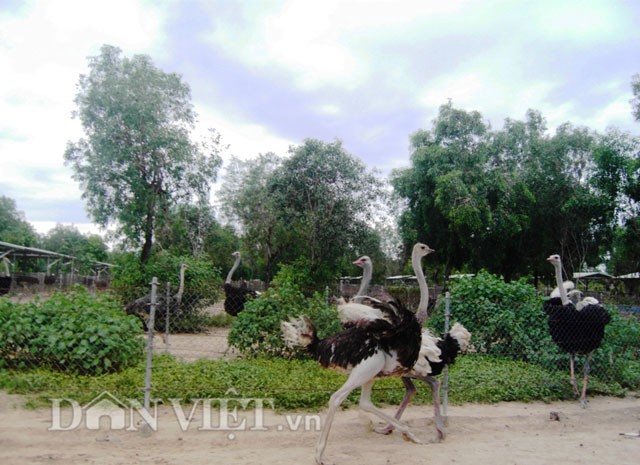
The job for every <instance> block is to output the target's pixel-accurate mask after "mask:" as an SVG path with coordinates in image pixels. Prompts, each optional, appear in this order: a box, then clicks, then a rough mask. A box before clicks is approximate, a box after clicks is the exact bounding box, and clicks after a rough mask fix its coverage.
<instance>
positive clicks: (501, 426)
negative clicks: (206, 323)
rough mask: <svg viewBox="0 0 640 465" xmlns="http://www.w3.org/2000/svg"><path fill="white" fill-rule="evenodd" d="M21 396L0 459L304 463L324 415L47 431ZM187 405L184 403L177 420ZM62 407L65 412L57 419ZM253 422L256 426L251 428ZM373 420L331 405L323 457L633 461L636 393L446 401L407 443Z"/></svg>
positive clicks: (17, 462)
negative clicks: (439, 419) (443, 429)
mask: <svg viewBox="0 0 640 465" xmlns="http://www.w3.org/2000/svg"><path fill="white" fill-rule="evenodd" d="M22 402H23V399H22V398H20V397H18V396H9V395H6V394H3V393H0V463H2V464H6V465H22V464H42V463H46V464H57V463H59V464H70V465H75V464H155V465H166V464H176V465H177V464H190V465H196V464H226V465H234V464H238V465H240V464H242V465H250V464H278V465H284V464H296V465H297V464H310V465H311V464H313V463H314V448H315V443H316V440H317V438H318V435H319V432H318V431H316V430H315V429H314V427H313V426H315V423H314V422H315V421H316V420H318V419H320V421H322V420H323V419H324V414H325V412H324V411H323V412H319V414H307V416H306V417H305V416H304V412H294V413H291V412H289V413H282V414H279V413H275V412H274V411H272V410H270V409H265V410H264V411H263V414H264V418H262V419H257V417H256V416H255V415H256V410H255V409H252V408H249V409H247V410H239V411H238V416H236V417H231V416H227V420H228V423H229V428H231V427H236V426H238V425H241V424H242V422H243V421H246V425H245V429H244V430H237V431H232V430H231V429H229V428H226V429H224V430H216V428H218V427H219V422H218V421H219V410H218V409H217V408H214V409H213V410H212V413H211V414H210V415H206V414H204V412H205V410H204V409H203V408H202V406H201V405H199V406H197V407H196V408H194V410H193V413H194V415H193V417H192V420H191V423H190V424H189V426H188V427H187V424H186V423H183V425H184V429H185V430H183V427H181V424H180V421H179V420H178V416H177V414H176V410H174V409H173V408H172V407H170V406H161V407H159V410H158V416H157V418H158V423H157V430H156V431H154V432H150V433H147V434H145V433H143V432H142V430H141V429H140V428H139V427H136V428H135V429H136V431H126V430H125V429H114V428H113V426H112V424H111V423H110V422H109V421H105V420H108V419H106V418H103V419H102V420H103V421H102V422H101V423H100V429H98V428H97V427H96V428H93V427H91V426H90V425H88V424H87V423H86V421H85V422H84V423H83V424H82V425H81V426H80V427H78V428H76V429H74V430H72V431H48V428H50V427H51V426H52V425H53V423H52V422H53V418H52V410H51V409H39V410H26V409H23V408H22V407H21V403H22ZM190 408H191V407H190V406H185V407H184V411H183V413H184V415H185V416H184V417H183V418H182V420H183V421H185V419H186V418H188V417H189V413H190ZM70 411H71V410H70V409H67V410H65V411H63V416H62V417H63V420H64V419H65V418H66V417H65V416H64V415H65V414H67V415H68V414H69V413H70ZM385 411H387V412H389V413H391V412H392V411H393V409H392V408H387V409H385ZM550 412H559V418H560V419H559V420H552V419H550ZM229 415H231V412H229ZM313 415H315V416H313ZM405 416H406V420H407V421H408V423H409V424H410V425H411V427H412V428H413V429H414V430H415V431H417V432H418V434H419V436H420V437H423V438H425V439H428V438H430V437H432V436H433V434H432V433H433V423H432V421H431V418H432V410H431V408H429V407H416V406H413V407H410V409H409V410H408V411H407V413H406V414H405ZM204 418H212V424H211V425H207V424H206V422H205V421H203V419H204ZM256 421H257V422H258V424H259V425H260V426H262V427H263V428H264V429H262V430H259V431H251V430H250V429H249V428H250V427H251V425H254V426H255V424H256ZM305 421H306V422H307V428H305V427H303V425H304V424H305ZM298 423H299V427H297V428H296V427H295V426H296V424H298ZM67 424H68V423H67ZM372 424H378V421H377V419H376V418H375V417H371V416H369V415H368V414H365V413H363V412H362V411H361V410H360V409H358V408H351V409H349V410H345V411H340V412H338V413H337V414H336V417H335V422H334V424H333V428H332V431H331V434H330V436H329V442H328V446H327V449H326V456H325V457H326V459H327V461H328V462H329V463H337V464H354V465H359V464H362V465H365V464H366V465H375V464H384V465H387V464H399V463H406V464H426V463H433V464H443V463H444V464H456V465H465V464H473V465H484V464H486V465H489V464H490V465H502V464H504V465H507V464H509V465H513V464H519V465H534V464H535V465H538V464H594V465H596V464H597V465H607V464H611V465H614V464H615V465H627V464H629V465H631V464H634V465H635V464H638V463H640V458H639V457H640V438H638V437H634V436H632V435H631V434H629V435H624V434H623V433H635V434H637V433H639V432H640V399H638V398H636V397H632V396H628V397H627V398H625V399H618V398H594V399H591V403H590V406H589V408H588V409H586V410H583V409H581V408H580V407H579V405H578V404H577V403H576V402H558V403H551V404H544V403H531V404H523V403H516V402H514V403H501V404H495V405H464V406H452V407H450V408H449V427H448V435H447V438H446V439H445V440H444V441H443V442H441V443H438V444H413V443H408V442H405V441H404V440H403V439H402V436H401V435H400V434H397V433H393V434H391V435H388V436H381V435H378V434H376V433H374V432H372V431H371V426H372ZM60 425H62V426H64V425H65V424H64V422H63V421H61V423H60ZM92 428H93V429H92Z"/></svg>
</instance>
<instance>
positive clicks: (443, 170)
mask: <svg viewBox="0 0 640 465" xmlns="http://www.w3.org/2000/svg"><path fill="white" fill-rule="evenodd" d="M487 131H488V127H487V125H486V124H485V123H484V121H483V120H482V115H481V114H480V113H478V112H465V111H463V110H457V109H455V108H454V107H453V104H452V103H451V102H449V103H447V104H446V105H442V106H441V107H440V110H439V113H438V117H437V118H436V119H435V120H434V121H433V128H432V130H430V131H427V130H418V131H417V132H416V133H414V134H413V135H412V136H411V147H412V149H413V153H412V155H411V162H412V166H411V167H410V168H407V169H403V170H396V171H394V172H393V173H392V176H391V183H392V185H393V187H394V189H395V191H396V193H397V194H398V195H400V196H401V197H402V198H404V199H406V200H407V203H408V205H407V209H406V210H405V212H404V213H403V215H402V217H401V219H400V227H401V231H402V236H403V241H404V243H405V246H406V249H407V250H410V247H408V246H409V245H410V244H412V243H413V242H415V241H417V240H421V241H424V242H426V243H427V244H429V245H430V246H431V247H433V248H434V249H435V250H436V251H437V252H438V253H437V254H436V255H437V256H436V255H434V261H436V262H438V263H441V264H443V265H444V267H445V275H446V276H448V275H449V274H450V273H451V271H452V270H453V269H460V268H462V267H463V266H464V264H465V263H467V262H469V261H470V260H471V259H472V253H473V251H478V250H479V248H478V247H477V244H478V242H477V241H478V240H479V239H480V237H481V235H482V234H484V232H483V231H486V228H487V227H488V222H489V221H490V211H489V205H488V204H487V199H486V183H485V180H486V177H485V167H486V161H487V144H486V135H487Z"/></svg>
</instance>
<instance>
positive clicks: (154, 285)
mask: <svg viewBox="0 0 640 465" xmlns="http://www.w3.org/2000/svg"><path fill="white" fill-rule="evenodd" d="M157 293H158V278H156V277H155V276H154V277H153V279H152V280H151V299H150V300H151V301H150V308H149V323H148V325H147V328H148V333H147V364H146V367H145V374H144V409H145V410H146V411H147V413H148V412H149V404H150V398H151V364H152V358H153V337H154V335H155V334H154V333H155V331H154V325H155V319H156V303H157V301H158V296H157ZM142 432H143V434H150V432H151V427H150V425H148V424H147V423H144V424H143V425H142Z"/></svg>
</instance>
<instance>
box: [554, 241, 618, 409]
mask: <svg viewBox="0 0 640 465" xmlns="http://www.w3.org/2000/svg"><path fill="white" fill-rule="evenodd" d="M547 260H548V261H549V262H550V263H551V264H552V265H553V267H554V268H555V274H556V284H557V286H558V287H557V289H556V290H557V291H558V295H559V296H558V297H556V296H555V294H554V293H552V297H551V298H549V299H547V300H546V301H545V302H544V304H543V306H544V311H545V313H546V314H547V316H548V321H549V331H550V332H551V338H552V339H553V341H554V342H555V343H556V344H557V345H558V347H560V348H561V349H562V350H564V351H565V352H568V353H569V363H570V373H571V385H572V386H573V391H574V393H575V394H576V395H580V404H581V405H582V407H586V406H587V381H588V378H589V372H590V370H591V368H590V365H589V363H590V360H591V355H592V353H593V351H594V350H596V349H597V348H598V347H600V344H601V342H602V338H603V337H604V329H605V326H606V325H607V324H608V323H609V322H610V321H611V316H610V315H609V313H607V311H606V310H605V309H604V307H603V306H602V305H600V304H599V302H598V301H597V300H596V299H594V298H593V297H587V298H585V299H584V300H582V301H580V302H578V303H577V304H574V303H573V302H571V301H570V300H569V297H568V294H567V287H570V285H569V286H567V284H566V283H563V282H562V261H561V259H560V255H557V254H556V255H551V256H549V257H548V258H547ZM554 292H555V290H554ZM574 295H575V293H574ZM576 354H584V355H585V362H584V378H583V382H582V393H579V391H578V384H577V382H576V375H575V367H574V365H575V355H576Z"/></svg>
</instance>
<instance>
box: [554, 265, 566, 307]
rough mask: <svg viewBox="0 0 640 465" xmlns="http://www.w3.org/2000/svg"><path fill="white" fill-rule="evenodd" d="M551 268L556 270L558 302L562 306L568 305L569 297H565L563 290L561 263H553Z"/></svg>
mask: <svg viewBox="0 0 640 465" xmlns="http://www.w3.org/2000/svg"><path fill="white" fill-rule="evenodd" d="M553 267H554V268H555V269H556V284H557V286H558V292H560V300H562V305H567V304H568V303H569V297H567V290H566V289H565V288H564V284H563V282H562V263H554V265H553Z"/></svg>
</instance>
